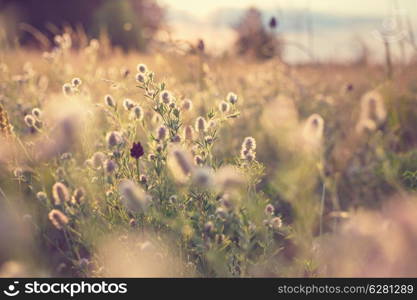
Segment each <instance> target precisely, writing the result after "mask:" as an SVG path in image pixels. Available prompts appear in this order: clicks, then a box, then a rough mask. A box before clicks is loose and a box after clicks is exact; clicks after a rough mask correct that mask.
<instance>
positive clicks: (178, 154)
mask: <svg viewBox="0 0 417 300" xmlns="http://www.w3.org/2000/svg"><path fill="white" fill-rule="evenodd" d="M172 156H173V158H174V159H175V162H176V163H177V165H178V167H179V169H180V170H181V171H182V173H183V175H184V176H188V175H190V174H191V171H192V164H191V163H190V160H189V157H188V155H187V153H185V152H184V151H183V150H180V149H175V150H173V151H172Z"/></svg>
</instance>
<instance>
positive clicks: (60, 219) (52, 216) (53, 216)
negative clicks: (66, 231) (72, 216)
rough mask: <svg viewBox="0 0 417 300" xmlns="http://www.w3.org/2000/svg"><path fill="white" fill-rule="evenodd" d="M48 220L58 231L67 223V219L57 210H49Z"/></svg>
mask: <svg viewBox="0 0 417 300" xmlns="http://www.w3.org/2000/svg"><path fill="white" fill-rule="evenodd" d="M48 218H49V220H50V221H51V223H52V225H54V226H55V228H56V229H59V230H61V229H63V228H64V227H65V226H66V225H67V224H68V222H69V220H68V217H67V216H66V215H64V213H62V212H61V211H60V210H58V209H53V210H51V211H50V212H49V214H48Z"/></svg>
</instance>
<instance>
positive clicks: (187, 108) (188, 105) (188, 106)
mask: <svg viewBox="0 0 417 300" xmlns="http://www.w3.org/2000/svg"><path fill="white" fill-rule="evenodd" d="M181 108H182V109H183V110H184V111H190V110H192V108H193V102H192V101H191V100H190V99H185V100H184V101H183V102H182V105H181Z"/></svg>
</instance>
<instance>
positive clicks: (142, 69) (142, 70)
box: [136, 64, 148, 74]
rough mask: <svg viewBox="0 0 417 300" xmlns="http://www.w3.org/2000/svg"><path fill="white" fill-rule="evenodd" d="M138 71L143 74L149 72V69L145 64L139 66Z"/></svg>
mask: <svg viewBox="0 0 417 300" xmlns="http://www.w3.org/2000/svg"><path fill="white" fill-rule="evenodd" d="M136 69H137V70H138V72H140V73H143V74H144V73H146V72H148V67H147V66H146V65H145V64H138V66H137V67H136Z"/></svg>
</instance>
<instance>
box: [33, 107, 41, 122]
mask: <svg viewBox="0 0 417 300" xmlns="http://www.w3.org/2000/svg"><path fill="white" fill-rule="evenodd" d="M32 115H33V116H34V117H35V118H38V119H40V118H41V116H42V111H41V110H40V109H39V108H34V109H32Z"/></svg>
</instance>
